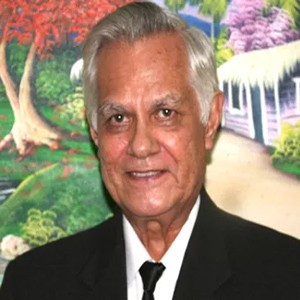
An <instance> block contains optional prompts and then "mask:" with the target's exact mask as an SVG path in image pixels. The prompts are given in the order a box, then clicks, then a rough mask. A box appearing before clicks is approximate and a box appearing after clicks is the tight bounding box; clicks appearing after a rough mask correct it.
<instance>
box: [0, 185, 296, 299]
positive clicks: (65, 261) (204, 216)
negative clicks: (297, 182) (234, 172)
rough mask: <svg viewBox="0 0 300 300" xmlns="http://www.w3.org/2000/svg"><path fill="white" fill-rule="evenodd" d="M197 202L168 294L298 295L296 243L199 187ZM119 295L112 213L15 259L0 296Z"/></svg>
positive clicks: (119, 248) (122, 286)
mask: <svg viewBox="0 0 300 300" xmlns="http://www.w3.org/2000/svg"><path fill="white" fill-rule="evenodd" d="M201 199H202V200H201V206H200V211H199V214H198V218H197V221H196V224H195V227H194V230H193V233H192V236H191V239H190V241H189V244H188V248H187V251H186V254H185V257H184V261H183V265H182V268H181V271H180V275H179V278H178V281H177V285H176V289H175V294H174V299H175V300H179V299H180V300H182V299H184V300H191V299H230V300H233V299H239V300H241V299H264V300H265V299H272V300H273V299H284V300H286V299H287V300H293V299H300V242H299V241H298V240H296V239H293V238H291V237H288V236H285V235H283V234H279V233H277V232H275V231H273V230H271V229H267V228H265V227H262V226H259V225H256V224H253V223H250V222H247V221H245V220H242V219H240V218H238V217H235V216H232V215H230V214H228V213H225V212H224V211H222V210H220V209H218V208H217V207H216V206H215V205H214V204H213V202H212V201H211V200H210V199H209V197H208V196H207V194H206V192H205V191H204V189H203V190H202V192H201ZM126 294H127V287H126V269H125V250H124V240H123V230H122V217H121V214H120V213H117V214H116V216H115V217H113V218H112V219H110V220H108V221H106V222H105V223H103V224H102V225H100V226H97V227H95V228H93V229H90V230H88V231H85V232H82V233H79V234H76V235H74V236H72V237H68V238H66V239H63V240H60V241H58V242H54V243H51V244H48V245H47V246H44V247H40V248H37V249H35V250H33V251H31V252H29V253H27V254H25V255H23V256H21V257H20V258H17V259H16V260H15V261H13V262H12V263H11V264H9V266H8V268H7V271H6V274H5V277H4V282H3V286H2V289H1V292H0V299H1V300H13V299H14V300H47V299H49V300H50V299H51V300H71V299H72V300H100V299H109V300H117V299H122V300H124V299H126ZM129 300H130V299H129ZM162 300H163V299H162Z"/></svg>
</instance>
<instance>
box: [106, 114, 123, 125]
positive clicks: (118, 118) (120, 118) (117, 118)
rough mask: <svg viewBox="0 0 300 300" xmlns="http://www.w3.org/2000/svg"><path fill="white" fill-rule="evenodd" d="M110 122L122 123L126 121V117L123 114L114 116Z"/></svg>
mask: <svg viewBox="0 0 300 300" xmlns="http://www.w3.org/2000/svg"><path fill="white" fill-rule="evenodd" d="M110 121H111V122H112V123H122V122H124V121H125V116H124V115H122V114H117V115H114V116H112V117H111V118H110Z"/></svg>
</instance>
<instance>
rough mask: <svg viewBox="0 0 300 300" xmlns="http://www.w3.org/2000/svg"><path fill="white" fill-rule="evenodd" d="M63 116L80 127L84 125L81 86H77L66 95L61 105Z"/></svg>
mask: <svg viewBox="0 0 300 300" xmlns="http://www.w3.org/2000/svg"><path fill="white" fill-rule="evenodd" d="M61 108H62V111H63V114H64V116H66V117H67V118H68V120H69V122H70V123H72V124H76V125H78V126H80V127H82V128H84V127H85V126H86V122H85V115H84V100H83V91H82V87H81V86H77V87H76V89H75V92H73V93H71V94H70V95H68V96H67V97H66V99H65V103H64V104H63V105H62V106H61Z"/></svg>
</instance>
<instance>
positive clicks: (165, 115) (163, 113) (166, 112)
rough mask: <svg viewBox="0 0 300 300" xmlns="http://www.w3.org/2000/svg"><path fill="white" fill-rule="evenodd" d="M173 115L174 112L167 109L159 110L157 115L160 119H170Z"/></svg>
mask: <svg viewBox="0 0 300 300" xmlns="http://www.w3.org/2000/svg"><path fill="white" fill-rule="evenodd" d="M173 114H174V110H172V109H168V108H164V109H161V110H160V111H159V112H158V115H159V116H160V117H162V118H168V117H171V116H172V115H173Z"/></svg>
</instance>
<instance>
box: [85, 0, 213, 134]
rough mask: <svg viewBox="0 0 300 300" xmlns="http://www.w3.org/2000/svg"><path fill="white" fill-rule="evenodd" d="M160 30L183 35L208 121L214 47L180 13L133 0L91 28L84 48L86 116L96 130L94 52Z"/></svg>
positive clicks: (196, 90)
mask: <svg viewBox="0 0 300 300" xmlns="http://www.w3.org/2000/svg"><path fill="white" fill-rule="evenodd" d="M160 32H175V33H178V34H179V35H181V36H182V38H183V41H184V43H185V47H186V49H187V54H188V59H189V68H190V81H191V85H192V86H193V88H194V90H195V92H196V94H197V98H198V101H199V105H200V109H201V116H200V118H201V122H202V123H203V124H204V125H205V124H207V121H208V118H209V114H210V108H211V102H212V99H213V95H214V93H215V92H216V91H217V90H218V79H217V74H216V65H215V59H214V52H213V47H212V45H211V43H210V40H209V38H208V37H207V36H206V35H205V34H204V33H203V32H202V31H201V30H199V29H196V28H194V27H189V26H188V25H187V24H186V23H185V22H184V21H183V20H182V19H181V18H180V17H179V16H177V15H176V14H174V13H172V12H170V11H168V10H165V9H163V8H161V7H159V6H157V5H156V4H154V3H151V2H135V3H130V4H128V5H125V6H123V7H121V8H118V9H117V10H116V11H114V12H113V13H111V14H109V15H107V16H106V17H104V18H103V19H102V20H100V21H99V22H98V23H97V24H96V25H95V26H94V27H93V29H92V30H91V32H90V34H89V35H88V37H87V38H86V40H85V43H84V47H83V60H84V64H83V87H84V99H85V106H86V111H87V117H88V120H89V122H90V123H91V125H92V126H93V128H94V129H95V130H97V108H98V97H97V95H98V88H97V59H98V58H97V54H98V52H99V51H100V50H101V48H103V47H104V46H105V45H107V44H109V43H111V42H114V41H117V40H127V41H129V42H134V41H136V40H138V39H140V38H143V37H145V36H149V35H151V34H155V33H160Z"/></svg>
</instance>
